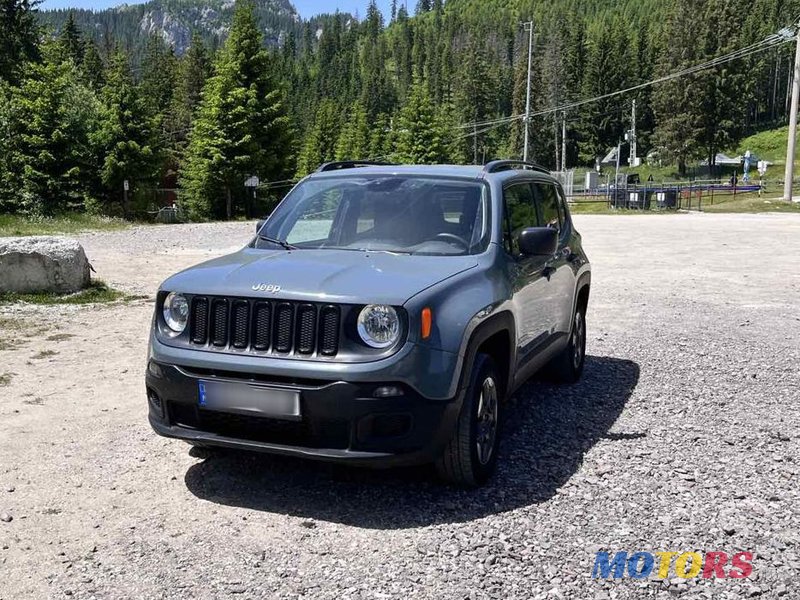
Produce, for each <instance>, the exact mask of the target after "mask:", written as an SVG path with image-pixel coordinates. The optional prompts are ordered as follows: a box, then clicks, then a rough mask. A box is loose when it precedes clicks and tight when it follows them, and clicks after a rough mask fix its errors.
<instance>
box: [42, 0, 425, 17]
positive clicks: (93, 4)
mask: <svg viewBox="0 0 800 600" xmlns="http://www.w3.org/2000/svg"><path fill="white" fill-rule="evenodd" d="M402 2H403V0H399V1H398V5H399V4H401V3H402ZM293 3H294V5H295V7H296V8H297V10H298V12H299V13H300V14H301V15H302V16H303V17H312V16H314V15H317V14H319V13H322V12H333V11H335V10H336V9H337V8H338V9H339V10H341V11H343V12H344V11H348V12H352V13H354V14H355V12H356V11H358V14H359V15H360V16H361V17H362V18H363V17H364V14H365V13H366V12H367V4H368V3H369V0H294V2H293ZM119 4H123V2H120V1H119V0H44V2H42V4H41V5H40V6H41V8H42V9H47V8H90V9H96V10H101V9H103V8H108V7H109V6H117V5H119ZM129 4H136V2H135V1H133V0H131V1H130V2H129ZM391 4H392V2H391V0H378V6H379V7H380V8H381V9H382V10H383V14H384V15H386V17H387V18H388V16H389V7H390V6H391ZM408 6H409V10H411V11H413V10H414V6H416V1H415V0H412V1H411V2H409V3H408Z"/></svg>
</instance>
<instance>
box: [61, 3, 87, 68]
mask: <svg viewBox="0 0 800 600" xmlns="http://www.w3.org/2000/svg"><path fill="white" fill-rule="evenodd" d="M58 45H59V48H60V50H61V53H62V56H63V58H66V59H70V60H72V62H73V63H75V64H76V65H81V64H82V63H83V57H84V53H85V48H84V41H83V38H82V37H81V32H80V31H79V30H78V26H77V25H76V24H75V13H73V12H72V11H70V13H69V17H68V18H67V22H66V23H65V24H64V27H63V28H62V29H61V32H60V33H59V34H58Z"/></svg>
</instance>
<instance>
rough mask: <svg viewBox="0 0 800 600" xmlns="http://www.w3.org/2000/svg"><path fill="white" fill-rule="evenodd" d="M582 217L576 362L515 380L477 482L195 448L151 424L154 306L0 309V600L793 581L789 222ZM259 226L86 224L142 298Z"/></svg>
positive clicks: (450, 594) (797, 450) (613, 594)
mask: <svg viewBox="0 0 800 600" xmlns="http://www.w3.org/2000/svg"><path fill="white" fill-rule="evenodd" d="M576 222H577V224H578V227H579V230H580V231H581V232H582V234H583V236H584V241H585V245H586V247H587V250H588V252H589V255H590V258H591V259H592V261H593V263H594V267H595V271H594V284H593V290H592V300H591V306H590V315H589V316H590V322H589V326H590V337H589V347H588V353H589V358H588V361H587V365H586V372H585V376H584V378H583V381H582V382H581V383H580V384H578V385H575V386H572V387H560V388H559V387H552V386H550V385H547V384H544V383H540V382H531V383H530V384H529V385H527V386H526V387H525V388H524V389H523V390H522V391H521V392H520V393H518V394H517V396H516V398H515V399H514V400H513V401H512V403H511V405H510V407H509V411H508V413H507V423H506V432H505V433H506V436H505V438H504V441H503V443H502V447H501V456H500V466H499V471H498V474H497V476H496V478H495V479H494V480H493V481H492V482H491V483H490V485H488V486H486V487H485V488H483V489H481V490H478V491H460V490H454V489H450V488H447V487H443V486H441V485H440V484H438V483H437V482H436V480H435V479H434V477H433V476H432V474H431V473H430V471H429V470H428V469H424V468H419V469H406V470H394V471H386V472H380V471H379V472H371V471H361V470H355V469H345V468H334V467H330V466H326V465H320V464H316V463H307V462H302V461H299V460H288V459H285V458H272V457H267V456H260V455H247V454H243V453H226V454H222V455H212V456H210V457H203V456H202V455H198V453H196V452H194V451H190V450H189V448H188V446H186V445H184V444H182V443H180V442H177V441H171V440H166V439H163V438H159V437H157V436H156V435H155V434H154V433H153V432H152V431H151V430H150V428H149V426H148V424H147V421H146V405H145V398H144V389H143V372H144V364H145V352H146V336H147V330H148V327H149V319H150V315H151V312H152V301H151V300H145V299H142V300H135V301H133V302H128V303H124V304H117V305H112V306H102V307H59V308H53V307H48V308H32V307H22V308H20V307H5V308H1V309H0V377H2V376H3V374H10V378H9V377H6V381H5V384H3V383H2V382H3V381H4V380H3V379H0V386H2V387H0V599H4V600H5V599H11V598H14V599H16V598H45V597H54V598H63V597H66V596H69V597H71V598H92V597H93V598H189V597H192V598H228V597H236V598H330V599H334V598H335V599H354V600H355V599H368V598H369V599H386V598H404V599H406V600H410V599H415V598H447V599H450V598H453V599H464V598H502V599H509V598H520V599H529V598H576V599H585V598H588V599H594V598H597V599H601V598H608V599H615V598H620V599H622V598H672V597H676V596H680V597H681V598H715V599H716V598H721V599H728V598H741V597H757V596H760V597H763V598H776V597H781V596H784V597H786V598H797V597H798V592H797V590H796V588H797V584H798V583H800V556H799V554H800V504H799V502H800V492H798V486H797V485H796V478H797V475H798V461H800V428H799V427H798V425H800V416H798V410H797V409H798V405H800V368H799V367H800V316H799V315H798V311H797V309H798V305H799V303H798V300H797V298H798V296H800V276H799V275H798V268H797V260H798V257H800V217H798V216H794V215H785V216H777V215H676V216H664V217H655V216H654V217H647V216H640V217H637V216H633V217H605V216H595V217H591V216H583V217H577V218H576ZM251 229H252V224H242V223H239V224H225V225H220V224H211V225H184V226H162V227H151V228H139V229H133V230H129V231H123V232H114V233H97V234H90V235H84V236H81V242H82V243H83V244H84V245H85V247H86V250H87V253H88V255H89V257H90V260H91V261H92V263H93V264H94V266H95V268H96V269H97V271H98V274H99V276H100V277H102V278H103V279H105V280H106V281H107V282H110V283H112V284H113V285H115V286H117V287H122V288H124V289H126V290H128V291H131V292H135V293H140V294H141V293H144V294H146V295H147V296H149V297H152V294H153V292H154V290H155V287H156V285H157V284H158V282H159V281H160V280H161V279H163V278H164V277H166V276H167V275H168V274H170V273H171V272H173V271H175V270H177V269H178V268H182V267H184V266H188V265H190V264H192V263H194V262H197V261H199V260H202V259H204V258H207V257H210V256H214V255H218V254H221V253H223V252H225V251H227V250H228V249H232V248H235V247H237V246H240V245H241V244H242V243H243V242H244V241H245V240H246V239H247V238H248V236H249V234H250V231H251ZM9 379H10V381H9ZM8 518H10V519H11V520H10V521H9V520H8ZM598 550H609V551H614V552H616V551H621V550H625V551H629V552H632V551H638V550H642V551H650V552H654V551H661V550H665V551H666V550H674V551H692V550H699V551H717V550H721V551H725V552H728V553H733V552H737V551H745V550H746V551H752V552H753V553H754V554H755V559H754V562H753V564H754V571H753V574H752V575H751V577H749V578H748V579H745V580H732V579H725V580H702V579H700V580H689V581H688V582H687V581H685V580H683V579H678V578H676V577H675V572H674V570H673V571H672V572H671V576H670V579H668V580H667V581H665V582H664V581H659V580H656V579H649V580H644V581H634V580H630V579H627V580H622V581H597V580H593V579H592V578H591V569H592V565H593V561H594V553H595V552H596V551H598Z"/></svg>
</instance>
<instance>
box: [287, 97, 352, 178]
mask: <svg viewBox="0 0 800 600" xmlns="http://www.w3.org/2000/svg"><path fill="white" fill-rule="evenodd" d="M340 130H341V119H340V110H339V106H338V105H337V104H336V103H335V102H334V101H333V100H327V99H325V100H322V101H321V102H320V103H319V108H318V109H317V113H316V116H315V118H314V123H313V125H312V127H311V128H310V129H309V130H308V132H307V134H306V137H305V140H304V141H303V147H302V149H301V150H300V155H299V156H298V159H297V176H298V177H304V176H306V175H308V174H309V173H311V172H313V171H315V170H316V169H317V167H319V166H320V165H321V164H322V163H325V162H329V161H331V160H333V159H334V158H335V157H336V140H337V137H338V134H339V132H340ZM353 158H358V157H353Z"/></svg>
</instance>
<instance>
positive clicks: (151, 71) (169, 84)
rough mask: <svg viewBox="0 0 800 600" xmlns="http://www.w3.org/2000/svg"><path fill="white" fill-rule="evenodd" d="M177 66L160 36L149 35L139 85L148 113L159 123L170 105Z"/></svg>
mask: <svg viewBox="0 0 800 600" xmlns="http://www.w3.org/2000/svg"><path fill="white" fill-rule="evenodd" d="M177 66H178V63H177V59H176V58H175V54H174V52H173V51H172V48H169V47H168V46H167V44H166V43H165V42H164V40H163V39H162V38H161V37H160V36H158V35H151V36H150V37H149V39H148V41H147V46H146V48H145V54H144V58H143V59H142V66H141V70H142V75H141V83H140V85H141V92H142V96H143V98H144V99H145V101H146V102H147V104H148V107H149V109H150V112H151V113H152V115H153V116H154V117H157V118H158V119H159V121H163V120H164V117H165V115H166V112H167V109H168V108H169V107H170V105H171V104H172V96H173V93H174V90H175V72H176V70H177Z"/></svg>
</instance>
